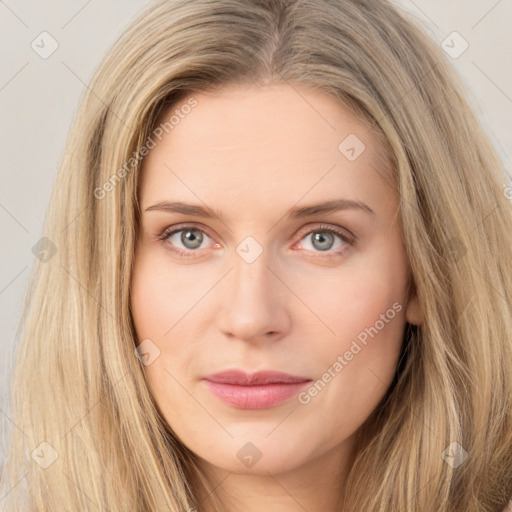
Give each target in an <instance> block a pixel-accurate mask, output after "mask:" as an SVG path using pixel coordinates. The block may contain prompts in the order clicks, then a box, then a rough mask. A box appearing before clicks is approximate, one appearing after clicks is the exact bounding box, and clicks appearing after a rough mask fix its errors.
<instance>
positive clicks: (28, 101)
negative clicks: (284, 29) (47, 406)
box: [0, 0, 512, 451]
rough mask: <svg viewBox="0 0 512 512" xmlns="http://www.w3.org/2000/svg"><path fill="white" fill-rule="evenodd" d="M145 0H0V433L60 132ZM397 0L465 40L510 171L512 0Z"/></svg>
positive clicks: (479, 101)
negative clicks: (50, 49)
mask: <svg viewBox="0 0 512 512" xmlns="http://www.w3.org/2000/svg"><path fill="white" fill-rule="evenodd" d="M147 3H148V2H147V1H144V0H123V1H121V0H116V1H99V0H89V1H84V0H73V1H69V0H68V1H64V0H54V1H52V2H49V1H46V2H45V1H40V2H35V1H29V0H5V1H2V0H0V49H1V57H0V112H1V116H0V130H1V140H2V144H1V148H0V162H1V184H2V185H1V191H0V226H1V237H2V238H1V239H2V243H1V247H2V259H1V267H0V268H1V270H0V315H1V316H0V325H1V336H2V337H1V341H0V349H1V357H0V434H1V432H2V428H1V427H2V424H3V425H4V427H7V428H10V427H12V424H11V423H10V421H9V419H8V410H7V408H6V402H5V397H6V391H7V379H8V377H9V375H10V370H11V367H12V362H13V357H14V349H15V346H16V343H17V340H16V339H15V332H16V327H17V323H18V321H19V314H20V308H21V302H22V298H23V293H24V289H25V287H26V285H27V279H28V275H29V270H30V267H31V265H32V263H33V261H34V258H35V256H34V255H33V254H32V252H31V249H32V247H33V246H34V244H36V242H37V241H38V240H39V239H40V238H41V236H42V226H43V220H44V215H45V211H46V206H47V202H48V199H49V195H50V190H51V187H52V184H53V181H54V179H55V175H56V171H57V167H58V164H59V160H60V158H61V155H62V152H63V150H64V143H65V140H66V137H67V132H68V130H69V128H70V125H71V121H72V119H73V116H74V114H75V112H76V109H77V105H78V103H79V100H80V99H81V97H82V95H83V93H84V90H85V88H86V87H87V85H86V84H87V83H88V81H89V80H90V78H91V76H92V73H93V71H94V70H95V68H96V67H97V65H98V64H99V62H100V59H101V58H102V56H103V55H104V53H105V51H106V50H107V49H108V48H109V47H110V45H111V44H112V43H113V42H114V41H115V39H116V38H117V37H118V36H119V34H120V33H121V31H122V30H123V28H124V27H125V26H126V25H127V23H128V22H129V21H130V20H131V19H132V18H133V17H134V16H135V15H136V14H137V13H138V12H139V11H140V10H141V9H143V8H144V6H145V5H146V4H147ZM397 3H399V4H401V5H403V6H404V7H405V8H406V9H407V10H408V11H410V12H411V13H412V14H413V16H414V17H416V18H417V19H418V20H419V21H420V22H421V23H422V24H423V26H424V27H425V29H426V30H427V32H428V33H429V34H430V36H431V37H432V38H433V39H434V40H435V41H437V42H438V43H439V44H441V43H442V41H444V40H445V39H446V38H447V37H448V36H449V35H450V34H452V32H454V31H456V32H458V33H459V34H460V35H461V36H462V37H463V38H464V39H465V40H466V41H467V42H468V43H469V47H468V49H467V50H466V51H465V52H464V53H463V54H462V55H461V56H459V57H458V58H457V59H450V60H451V62H452V63H453V65H454V66H455V68H456V69H457V70H458V72H459V74H460V75H461V76H462V78H463V80H464V82H465V84H466V86H467V89H468V91H469V93H470V95H471V96H470V100H471V102H472V104H473V106H474V108H475V110H476V112H477V114H478V116H479V117H480V118H481V120H482V122H483V123H484V126H485V127H486V129H487V131H488V132H489V134H490V135H491V137H492V139H493V141H494V143H495V144H496V146H497V148H498V151H499V153H500V155H501V156H502V158H503V160H504V162H505V166H506V168H507V172H508V174H511V172H512V166H511V156H512V123H511V120H512V71H511V65H510V63H511V46H512V44H511V42H512V41H511V37H510V31H511V29H510V27H511V26H512V0H499V1H497V0H414V1H412V0H399V1H398V0H397ZM43 31H47V32H49V33H50V34H51V35H52V37H53V38H54V39H55V40H56V41H57V42H58V44H59V46H58V48H57V50H56V51H55V52H54V53H53V54H52V55H51V56H50V57H48V58H47V59H43V58H41V57H40V56H39V55H38V54H37V53H36V52H35V51H34V50H33V49H32V47H31V43H32V41H34V40H36V41H38V40H39V39H38V37H39V35H40V34H41V33H42V32H43ZM448 41H450V39H448ZM454 44H455V46H456V47H457V45H458V44H459V43H458V42H455V43H454ZM511 235H512V234H511ZM49 293H51V290H49ZM0 437H1V436H0ZM1 444H2V443H1V439H0V445H1ZM0 451H1V448H0Z"/></svg>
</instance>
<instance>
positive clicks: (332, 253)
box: [158, 224, 357, 258]
mask: <svg viewBox="0 0 512 512" xmlns="http://www.w3.org/2000/svg"><path fill="white" fill-rule="evenodd" d="M187 230H194V231H200V232H201V233H203V234H205V235H206V236H208V238H210V239H212V240H213V237H211V236H210V235H209V234H208V233H207V232H206V231H205V230H204V229H202V228H199V227H198V226H195V225H192V224H184V225H179V226H173V227H171V228H166V229H165V230H164V231H163V233H161V234H160V235H159V236H158V240H159V241H161V242H165V241H166V240H167V239H168V238H169V237H170V236H171V235H174V234H176V233H180V232H181V231H187ZM313 233H332V234H333V235H337V236H338V237H339V238H341V240H343V242H345V244H348V245H349V246H355V245H356V240H357V239H356V237H355V236H354V235H352V234H351V233H350V234H348V233H346V232H344V231H341V229H336V228H333V227H332V226H326V225H319V226H316V227H315V228H314V229H310V230H309V231H306V232H305V233H304V234H303V235H302V236H301V238H300V240H303V239H304V238H305V237H306V236H307V235H311V234H313ZM166 245H167V246H166V249H167V250H169V251H171V252H173V253H174V254H176V255H178V256H179V257H181V258H195V257H197V256H195V255H194V253H196V252H198V250H192V249H189V250H188V251H182V250H180V249H176V248H175V247H173V246H172V245H170V244H166ZM346 250H347V248H346V246H345V245H343V246H342V247H341V248H339V249H337V250H332V249H330V250H328V251H326V252H325V256H321V257H322V258H336V257H339V256H341V255H342V254H343V253H344V252H345V251H346ZM315 252H318V253H320V254H321V251H315Z"/></svg>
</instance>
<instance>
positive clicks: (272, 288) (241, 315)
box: [217, 253, 291, 343]
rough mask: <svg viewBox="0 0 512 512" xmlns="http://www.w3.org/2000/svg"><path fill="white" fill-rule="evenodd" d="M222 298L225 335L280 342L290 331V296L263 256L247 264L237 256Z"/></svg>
mask: <svg viewBox="0 0 512 512" xmlns="http://www.w3.org/2000/svg"><path fill="white" fill-rule="evenodd" d="M235 257H236V258H235V260H234V268H233V270H232V271H231V272H229V274H228V275H227V276H226V279H225V280H224V282H223V283H221V286H222V294H221V296H220V301H221V304H220V306H219V312H218V317H217V326H218V328H219V330H220V331H221V332H222V333H223V334H224V335H225V336H228V337H230V338H233V339H239V340H243V341H247V342H251V343H262V342H265V341H277V340H278V339H280V338H282V337H284V336H285V335H286V334H287V333H288V332H289V330H290V327H291V318H290V314H289V310H288V305H287V303H286V300H289V296H288V295H287V294H286V289H285V287H284V285H283V284H282V282H280V280H279V279H278V278H277V277H276V276H275V272H276V271H275V270H274V269H272V271H271V270H270V269H269V268H268V261H267V258H266V257H265V253H263V254H262V255H261V256H260V257H259V258H258V259H257V260H256V261H253V262H252V263H247V262H246V261H244V260H243V259H241V258H239V257H238V255H235Z"/></svg>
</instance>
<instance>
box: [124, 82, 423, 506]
mask: <svg viewBox="0 0 512 512" xmlns="http://www.w3.org/2000/svg"><path fill="white" fill-rule="evenodd" d="M193 96H194V98H196V99H197V102H198V104H197V106H196V107H195V108H194V109H193V110H192V111H191V112H190V114H188V115H187V116H184V119H181V120H180V123H179V125H177V126H175V127H174V129H173V130H172V131H170V132H169V134H167V135H165V136H164V137H163V138H162V140H161V141H160V142H158V144H157V145H156V147H155V148H154V149H152V150H151V151H150V153H149V154H148V155H147V157H146V158H145V160H144V163H143V170H142V176H141V181H140V186H139V203H140V207H141V212H142V213H141V231H140V233H139V235H140V238H139V240H138V242H137V246H136V254H135V265H134V270H133V277H132V293H131V308H132V314H133V319H134V323H135V327H136V331H137V335H138V338H139V343H140V342H142V340H145V339H148V338H149V339H150V340H151V342H152V343H153V344H154V345H152V346H156V347H158V349H159V350H160V353H159V355H158V357H156V359H155V360H154V361H153V362H151V364H148V365H147V366H144V371H145V375H146V379H147V382H148V385H149V387H150V391H151V393H152V395H153V396H154V399H155V401H156V403H157V406H158V408H159V409H160V411H161V413H162V415H163V416H164V418H165V420H166V421H167V422H168V424H169V426H170V427H171V429H172V430H173V432H174V433H175V434H176V435H177V436H178V438H179V439H180V440H181V441H182V442H183V443H184V444H185V445H186V446H187V447H189V448H190V449H191V450H192V451H193V452H194V453H196V454H197V455H198V457H199V461H200V465H201V467H202V469H203V471H204V472H205V474H206V475H207V476H208V478H209V479H210V480H211V481H212V482H214V483H215V484H216V485H217V484H218V483H219V482H222V483H221V484H220V485H218V487H217V490H216V492H217V494H218V496H219V497H220V499H221V500H222V501H223V502H224V503H225V504H226V505H227V506H228V507H229V510H245V511H261V510H272V511H279V512H282V511H288V512H291V511H295V510H304V509H306V510H329V511H330V510H335V508H336V503H337V501H336V500H337V497H338V494H339V493H340V488H341V484H342V482H343V480H344V479H345V478H346V475H347V471H348V470H349V468H350V465H351V463H352V461H353V458H354V454H355V453H356V442H355V441H356V438H355V434H356V432H357V431H358V429H359V427H360V426H361V425H362V424H363V423H364V421H365V420H366V419H367V418H368V417H369V415H370V414H371V413H372V411H373V410H374V409H375V407H376V406H377V405H378V404H379V402H380V401H381V399H382V398H383V396H384V394H385V392H386V390H387V389H388V387H389V385H390V383H391V382H392V379H393V376H394V373H395V370H396V366H397V362H398V357H399V352H400V347H401V343H402V339H403V332H404V327H405V323H406V321H407V322H409V323H411V324H416V325H419V324H421V322H422V321H423V320H422V314H421V311H420V307H419V305H418V300H417V297H416V296H415V295H414V293H411V292H410V287H409V284H410V270H409V265H408V263H407V259H406V255H405V249H404V245H403V239H402V232H401V229H400V224H399V217H398V200H399V198H398V196H397V193H396V191H395V190H394V188H393V187H392V186H390V184H389V183H390V181H389V176H388V177H387V178H385V177H384V176H385V172H384V171H385V170H384V169H382V168H381V167H382V164H381V162H380V160H379V159H378V151H377V150H378V146H377V142H376V140H375V138H374V136H373V135H372V134H371V133H370V131H369V130H368V129H367V128H366V126H365V125H364V124H363V123H362V122H361V121H360V120H358V119H357V118H355V117H354V116H353V115H352V114H351V113H350V112H349V111H348V110H347V109H346V108H345V107H343V106H342V105H341V104H340V103H339V102H338V101H337V100H336V99H334V98H331V97H330V96H328V95H326V94H325V93H322V92H319V91H313V90H310V89H307V88H301V87H296V86H294V87H293V88H292V87H290V86H289V85H287V84H273V85H270V86H265V87H255V86H250V85H240V84H238V85H233V86H230V87H226V88H225V89H223V90H221V91H220V92H219V91H216V92H211V93H201V94H194V95H193ZM186 101H187V100H186V99H185V100H184V101H183V104H184V103H186ZM176 108H177V107H176V105H175V106H173V108H172V109H170V110H169V111H168V112H165V113H163V114H162V116H161V118H160V120H159V121H162V120H163V121H165V120H166V119H168V118H169V115H170V113H171V112H172V111H174V110H175V109H176ZM350 134H354V135H356V136H357V137H358V138H359V139H360V140H361V141H363V143H364V144H365V146H366V149H365V150H364V151H363V152H362V153H361V154H360V155H359V156H358V157H357V158H356V159H355V160H354V161H350V160H349V159H348V158H347V157H346V156H345V154H343V153H342V152H340V150H339V149H338V146H339V145H340V143H341V142H342V141H343V140H344V139H345V138H346V137H347V136H348V135H350ZM386 172H387V171H386ZM340 198H345V199H351V200H355V201H361V202H363V203H365V204H366V205H368V206H369V207H370V208H371V209H372V210H373V212H374V213H373V214H371V213H369V212H366V211H364V210H362V209H357V208H351V209H345V210H341V211H336V212H331V213H318V214H315V215H313V216H311V217H304V218H298V219H290V218H288V217H287V216H286V214H287V212H288V211H289V210H290V209H291V208H293V207H301V206H307V205H312V204H316V203H321V202H324V201H330V200H336V199H340ZM161 201H180V202H184V203H190V204H194V205H201V206H205V205H206V206H208V207H209V208H212V209H214V210H216V211H218V212H219V213H220V214H221V215H222V218H223V221H221V220H218V219H211V218H204V217H196V216H193V215H191V214H183V213H175V212H168V211H162V210H150V211H146V210H147V208H148V207H150V206H152V205H155V204H157V203H159V202H161ZM182 223H186V224H192V226H193V228H192V229H201V230H203V233H205V234H204V235H203V237H204V238H203V241H202V242H201V245H200V246H199V248H194V247H196V246H194V243H193V242H188V245H184V244H183V242H182V241H181V239H180V236H181V234H182V233H181V232H180V233H178V234H175V235H171V236H170V237H168V238H167V240H159V237H160V235H161V234H162V233H163V232H164V231H165V230H166V229H167V228H169V227H171V226H178V225H180V224H182ZM322 225H323V226H324V227H325V226H327V227H332V228H336V227H338V228H339V229H340V230H341V232H342V233H344V232H345V233H346V230H348V231H349V232H350V233H352V234H353V235H354V236H355V237H356V239H357V240H356V244H355V245H351V244H350V243H347V242H345V241H343V240H342V239H341V238H338V236H337V235H335V236H334V237H333V238H332V239H330V238H329V239H328V240H327V242H325V240H324V246H322V244H321V243H318V242H314V240H312V234H313V235H314V233H325V229H323V228H321V227H320V226H322ZM344 230H345V231H344ZM185 231H186V229H185ZM194 233H195V234H196V236H198V233H197V232H194ZM199 236H200V234H199ZM247 236H251V237H253V238H254V239H255V240H256V241H257V244H259V246H260V247H261V249H262V251H263V252H262V253H261V255H260V256H259V257H258V258H257V259H255V261H253V262H252V263H248V262H247V261H245V260H244V259H243V258H242V257H241V256H240V255H239V253H237V251H236V249H237V247H238V246H239V244H240V243H241V242H242V241H243V240H244V239H245V238H246V237H247ZM328 236H329V235H327V237H328ZM185 243H187V240H185ZM329 243H331V246H332V248H329V249H328V250H323V251H322V247H325V245H327V246H329ZM173 244H174V247H175V248H176V249H178V250H181V251H183V252H184V253H188V254H189V255H192V257H180V256H178V255H176V254H175V253H173V252H171V250H170V247H172V246H173ZM190 247H192V248H190ZM241 247H244V245H243V244H242V246H241ZM251 247H252V246H251ZM319 247H320V249H319ZM329 247H330V246H329ZM245 248H246V249H247V246H245ZM340 249H343V252H342V254H337V255H336V254H335V253H336V252H337V251H339V250H340ZM253 250H254V249H253V248H249V251H253ZM328 254H330V255H331V256H332V257H328V256H327V255H328ZM393 304H395V305H396V304H398V305H399V306H400V308H401V309H400V311H395V313H396V314H395V315H394V318H393V319H391V320H388V322H386V323H385V324H384V327H383V328H381V329H380V330H379V331H378V334H377V335H374V337H373V338H370V337H369V338H368V342H367V345H365V346H362V345H361V344H360V343H359V345H361V346H362V349H361V350H360V351H359V352H358V353H357V354H356V355H354V356H353V358H352V359H351V360H350V361H348V360H347V358H345V357H344V356H343V355H344V354H345V353H346V352H347V351H349V350H350V347H351V344H352V342H353V341H354V340H356V338H357V336H358V335H359V334H360V333H361V332H362V331H364V329H365V328H368V327H370V326H374V325H376V321H378V320H379V319H380V318H382V317H381V315H383V314H385V313H386V311H387V310H389V309H390V308H392V307H393ZM386 318H387V317H386ZM340 355H341V356H342V357H344V361H345V362H346V363H347V364H346V365H343V368H342V370H341V371H337V372H336V371H333V370H332V367H333V363H335V362H336V361H337V360H338V356H340ZM232 368H240V369H243V370H245V371H246V372H248V373H252V372H255V371H259V370H266V369H272V370H279V371H284V372H287V373H290V374H293V375H300V376H306V377H309V378H311V379H312V380H313V381H316V380H317V379H320V378H322V375H323V374H325V373H326V372H327V371H328V369H329V368H331V373H334V375H335V376H334V377H332V378H331V380H330V382H328V384H327V385H326V386H325V387H324V388H323V389H322V391H321V392H319V393H317V395H316V396H314V397H311V396H310V401H309V402H308V403H306V404H302V403H300V402H299V401H298V399H297V397H296V396H294V397H292V398H291V399H288V400H286V401H285V402H283V403H281V404H279V405H277V406H274V407H271V408H267V409H263V410H243V409H239V408H235V407H232V406H230V405H227V404H225V403H223V402H221V401H220V400H219V399H218V398H217V397H216V396H214V395H213V394H211V392H210V391H209V390H208V388H207V387H206V386H205V383H204V381H202V380H201V379H202V377H204V376H205V375H207V374H211V373H215V372H219V371H222V370H225V369H232ZM247 443H252V444H253V445H254V446H255V447H256V448H257V450H258V451H259V453H260V454H261V458H260V460H259V461H258V462H257V463H256V464H254V465H253V466H252V467H246V465H244V464H243V463H242V462H241V460H240V459H239V457H237V453H238V452H239V450H241V449H242V448H243V447H244V446H246V444H247ZM246 449H247V448H246ZM253 450H254V449H253ZM203 506H205V507H206V509H208V510H210V509H211V505H210V504H209V500H208V499H207V498H206V499H205V500H204V502H203Z"/></svg>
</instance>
